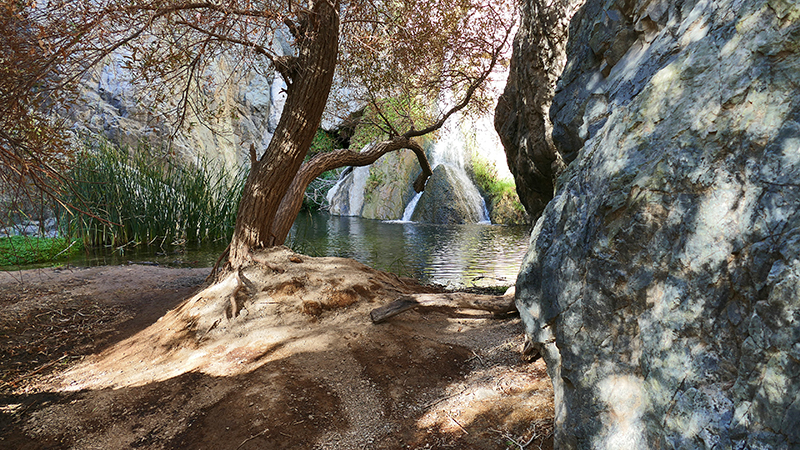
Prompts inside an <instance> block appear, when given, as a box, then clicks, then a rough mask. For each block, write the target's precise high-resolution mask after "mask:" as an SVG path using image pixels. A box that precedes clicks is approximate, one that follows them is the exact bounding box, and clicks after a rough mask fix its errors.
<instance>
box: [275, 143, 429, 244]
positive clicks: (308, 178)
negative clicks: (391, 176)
mask: <svg viewBox="0 0 800 450" xmlns="http://www.w3.org/2000/svg"><path fill="white" fill-rule="evenodd" d="M404 148H407V149H409V150H411V151H413V152H414V154H416V155H417V159H418V160H419V165H420V167H422V173H420V174H419V177H417V179H416V181H415V182H414V190H416V191H417V192H422V190H423V189H424V188H425V182H426V181H427V180H428V177H430V176H431V173H432V171H431V166H430V164H429V163H428V158H427V157H426V156H425V150H423V148H422V147H421V146H420V145H419V144H418V143H417V142H416V141H413V140H412V139H410V138H407V137H405V136H396V137H394V138H392V139H390V140H388V141H382V142H378V143H376V144H374V145H373V146H372V147H370V148H369V149H367V150H365V151H363V152H354V151H352V150H347V149H344V150H336V151H333V152H330V153H320V154H318V155H316V156H315V157H314V158H312V159H311V160H310V161H308V162H307V163H306V164H303V166H302V167H301V168H300V171H299V172H298V173H297V176H296V177H295V178H294V181H293V182H292V184H291V186H290V187H289V190H288V191H287V192H286V195H285V196H284V197H283V201H282V202H281V205H280V207H279V208H278V214H277V217H276V218H275V221H274V222H273V224H272V232H271V233H270V234H271V236H273V237H274V238H275V241H276V242H277V243H278V245H279V244H283V242H284V241H285V240H286V236H288V235H289V230H290V229H291V228H292V223H294V220H295V218H296V217H297V214H298V213H299V212H300V208H301V207H302V206H303V196H304V195H305V192H306V188H307V187H308V185H309V184H310V183H311V182H312V181H314V179H315V178H317V177H318V176H320V175H322V173H323V172H327V171H329V170H333V169H338V168H339V167H345V166H368V165H370V164H372V163H374V162H375V161H377V160H378V159H379V158H380V157H382V156H383V155H385V154H387V153H389V152H393V151H396V150H400V149H404Z"/></svg>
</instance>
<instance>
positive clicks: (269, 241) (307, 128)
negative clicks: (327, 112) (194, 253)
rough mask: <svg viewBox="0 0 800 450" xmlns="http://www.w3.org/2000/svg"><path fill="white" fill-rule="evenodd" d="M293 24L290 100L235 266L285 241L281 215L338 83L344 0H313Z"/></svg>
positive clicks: (246, 201)
mask: <svg viewBox="0 0 800 450" xmlns="http://www.w3.org/2000/svg"><path fill="white" fill-rule="evenodd" d="M288 25H289V28H290V30H291V31H292V34H293V35H294V37H295V45H296V48H297V56H293V57H289V58H285V59H284V60H282V61H277V63H278V64H276V67H277V69H278V71H279V72H280V73H281V75H283V77H284V79H285V80H286V84H287V89H286V92H287V95H286V104H285V106H284V110H283V114H282V115H281V118H280V121H279V122H278V126H277V128H276V130H275V135H274V136H273V138H272V141H271V142H270V144H269V146H268V147H267V149H266V151H265V152H264V155H263V156H262V157H261V159H260V160H259V161H255V162H254V163H253V167H252V168H251V171H250V175H249V176H248V178H247V181H246V183H245V187H244V192H243V194H242V199H241V202H240V204H239V211H238V213H237V216H236V226H235V229H234V233H233V238H232V240H231V245H230V247H229V252H228V263H229V266H230V268H238V267H241V266H242V265H243V264H245V263H246V262H247V261H248V260H249V258H250V256H249V255H250V252H251V251H253V250H257V249H261V248H267V247H272V246H275V245H280V244H282V243H283V239H284V238H283V237H278V236H275V235H274V234H273V232H272V230H273V226H274V222H275V218H276V215H277V213H278V210H279V207H280V204H281V201H282V200H283V198H284V197H285V195H286V192H287V191H288V189H289V186H290V185H291V184H292V181H293V180H294V178H295V175H296V174H297V171H298V170H299V169H300V165H301V164H302V163H303V159H304V158H305V156H306V153H307V152H308V149H309V147H310V146H311V141H312V140H313V139H314V134H315V133H316V131H317V128H318V127H319V124H320V121H321V119H322V113H323V111H324V109H325V104H326V103H327V100H328V94H329V93H330V90H331V86H332V83H333V73H334V69H335V67H336V59H337V54H338V46H339V0H319V1H316V2H310V5H309V11H308V12H306V13H305V14H304V15H303V16H301V18H300V20H299V21H298V23H289V24H288Z"/></svg>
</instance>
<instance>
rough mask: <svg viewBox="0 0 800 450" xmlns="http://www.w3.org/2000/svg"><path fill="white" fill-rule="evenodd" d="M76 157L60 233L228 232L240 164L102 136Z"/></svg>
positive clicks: (102, 239)
mask: <svg viewBox="0 0 800 450" xmlns="http://www.w3.org/2000/svg"><path fill="white" fill-rule="evenodd" d="M162 153H163V152H162ZM77 161H78V163H77V165H76V166H75V167H74V168H73V170H72V172H71V174H70V178H71V179H72V180H74V181H73V182H72V186H71V187H72V189H71V196H69V197H68V198H66V199H64V203H65V204H68V205H71V208H69V209H67V210H66V211H64V212H63V214H62V219H61V224H62V228H63V233H64V235H66V236H70V237H75V238H78V239H80V240H81V241H82V242H83V243H84V244H85V245H87V246H100V245H114V246H123V245H139V244H145V245H149V244H158V245H164V244H182V243H185V242H199V241H208V240H217V239H230V237H231V235H232V233H233V227H234V223H235V220H236V212H237V209H238V202H239V199H240V198H241V191H242V188H243V186H244V179H245V173H243V172H242V173H236V174H232V173H230V172H228V171H227V170H225V169H224V167H222V166H220V165H215V164H212V163H211V162H209V161H206V160H199V161H198V163H197V164H196V165H180V164H178V163H177V162H175V158H174V157H170V156H159V155H156V154H155V152H154V151H153V149H152V148H150V147H149V146H147V145H143V144H142V145H140V146H139V147H138V148H137V149H136V150H135V151H129V149H125V148H123V149H120V148H117V147H115V146H113V145H111V144H108V143H106V142H101V143H99V144H97V145H95V146H94V148H89V147H88V146H87V148H85V149H84V150H83V152H82V154H81V155H80V157H79V158H78V159H77ZM81 211H84V212H88V213H89V214H84V213H81Z"/></svg>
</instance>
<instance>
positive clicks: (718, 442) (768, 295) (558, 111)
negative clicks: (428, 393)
mask: <svg viewBox="0 0 800 450" xmlns="http://www.w3.org/2000/svg"><path fill="white" fill-rule="evenodd" d="M527 20H533V19H532V18H530V17H529V18H528V19H527ZM798 42H800V4H798V3H797V2H793V1H787V0H718V1H715V2H706V1H700V0H685V1H682V2H671V1H666V0H651V1H647V0H640V1H613V0H588V1H587V2H586V4H585V5H584V6H583V7H582V8H581V10H580V11H579V12H578V13H577V14H576V15H575V17H574V18H573V20H572V25H571V32H570V41H569V45H568V50H567V52H568V58H569V59H568V62H567V64H566V68H565V70H564V73H563V76H562V79H561V81H560V83H559V87H558V90H557V94H556V95H555V97H554V99H553V106H552V108H551V117H552V119H553V122H554V127H553V140H554V144H555V145H556V146H557V147H558V149H559V152H561V154H563V155H575V160H574V161H573V162H572V163H571V164H570V165H569V167H568V168H567V169H566V170H565V172H564V173H563V174H562V175H561V177H560V178H559V180H558V185H557V189H556V194H555V197H554V198H553V200H552V201H551V202H550V203H549V204H548V206H547V207H546V209H545V211H544V213H543V215H542V217H541V218H540V220H539V221H538V222H537V223H536V226H535V228H534V231H533V234H532V238H531V247H530V250H529V252H528V254H527V256H526V258H525V261H524V263H523V267H522V270H521V273H520V276H519V279H518V281H517V303H518V307H519V309H520V311H521V314H522V317H523V320H524V323H525V327H526V332H527V333H528V334H529V336H530V337H531V338H532V340H533V341H534V342H535V343H536V346H537V347H538V350H539V351H540V352H541V354H542V355H543V356H544V358H545V359H546V361H547V365H548V370H549V372H550V375H551V377H552V379H553V384H554V388H555V397H556V398H555V401H556V447H557V448H562V449H574V448H580V449H590V448H591V449H612V448H613V449H619V448H625V449H651V448H682V449H693V448H708V449H711V448H735V449H744V448H784V449H788V448H797V447H798V446H800V428H799V427H798V426H797V424H799V423H800V258H798V255H800V184H799V183H798V180H800V96H798V95H797V92H798V89H799V88H800V45H798ZM518 64H519V63H518ZM520 81H521V80H520V78H518V79H517V81H516V82H517V83H520ZM534 82H535V80H534ZM511 154H513V150H512V152H511ZM566 159H569V157H567V158H566ZM523 179H524V177H523ZM520 184H522V183H520V182H519V177H518V186H519V185H520ZM529 187H530V186H529Z"/></svg>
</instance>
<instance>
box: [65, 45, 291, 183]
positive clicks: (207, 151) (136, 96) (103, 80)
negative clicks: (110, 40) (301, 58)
mask: <svg viewBox="0 0 800 450" xmlns="http://www.w3.org/2000/svg"><path fill="white" fill-rule="evenodd" d="M273 47H274V51H275V52H276V53H277V54H279V55H281V54H291V52H292V49H291V47H290V46H289V44H288V43H287V42H286V39H285V38H283V36H282V35H280V34H278V35H277V36H276V38H275V41H274V43H273ZM128 57H129V54H128V53H127V52H126V51H124V50H120V51H118V52H117V53H114V54H112V55H111V56H109V57H108V58H106V60H105V61H104V62H103V63H102V64H101V65H99V66H98V67H97V68H96V70H94V71H93V72H92V73H90V74H89V75H88V76H87V77H86V78H85V79H84V80H83V88H82V90H81V101H80V102H78V103H77V104H76V105H75V106H74V107H73V108H72V109H71V110H70V113H69V114H70V118H71V119H72V121H73V122H74V123H75V125H74V129H75V130H76V131H78V132H80V133H82V134H85V133H89V134H98V135H101V136H104V137H105V138H107V139H108V140H109V141H111V142H112V143H114V144H117V145H127V146H133V147H135V146H136V145H137V144H138V143H139V142H147V143H149V144H150V145H153V146H155V147H160V146H161V145H164V144H165V143H166V142H168V141H169V139H170V136H172V135H173V134H174V133H175V124H176V122H175V120H174V116H175V114H171V115H170V116H169V117H164V116H163V115H160V114H157V113H156V112H157V111H158V110H159V108H164V107H166V108H169V107H170V105H173V104H174V103H175V102H177V99H178V94H179V93H175V95H174V98H172V99H170V98H168V99H167V100H166V104H165V105H164V104H160V103H159V104H157V105H153V104H152V101H151V100H152V97H153V96H154V95H155V94H154V88H153V86H151V85H147V84H144V85H143V84H140V83H138V82H137V80H135V79H134V77H133V75H132V73H131V71H130V70H128V69H127V68H126V58H128ZM202 78H203V85H202V89H203V98H202V99H200V98H197V99H195V102H194V104H193V107H192V108H190V110H189V111H188V116H187V118H186V125H190V126H184V127H183V128H182V129H181V130H180V132H179V133H177V134H176V135H175V136H174V139H173V141H172V149H173V151H174V152H175V153H177V154H179V155H181V156H182V157H183V159H184V160H186V161H187V162H189V161H191V162H194V161H196V160H197V158H198V157H200V158H205V159H208V160H213V161H215V162H218V163H222V164H223V165H224V166H225V167H227V168H228V169H236V168H238V167H240V166H242V165H244V164H249V151H248V149H249V146H250V144H254V145H255V147H256V149H257V150H261V149H264V148H266V146H267V145H269V141H270V140H271V139H272V134H273V132H274V131H275V128H276V126H277V124H278V120H279V118H280V113H281V111H282V109H283V102H284V101H285V97H286V94H285V92H283V90H284V89H285V88H286V85H285V83H284V82H283V79H282V78H281V77H279V76H276V75H275V74H274V73H273V72H271V71H263V70H257V69H256V68H242V67H241V66H239V65H237V64H234V63H232V62H231V61H229V60H227V59H226V58H223V57H220V58H218V60H217V61H216V63H215V64H213V65H212V66H210V67H209V69H208V70H207V71H206V72H205V73H204V74H203V77H202ZM173 106H174V105H173ZM197 111H202V113H201V114H200V115H198V113H197ZM259 154H260V151H259Z"/></svg>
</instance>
